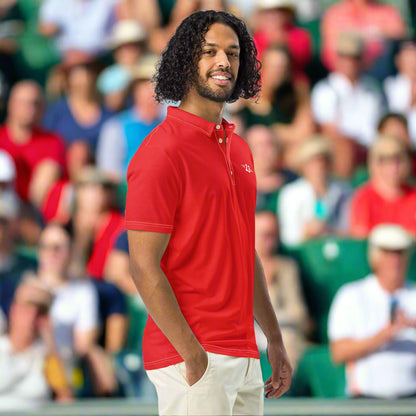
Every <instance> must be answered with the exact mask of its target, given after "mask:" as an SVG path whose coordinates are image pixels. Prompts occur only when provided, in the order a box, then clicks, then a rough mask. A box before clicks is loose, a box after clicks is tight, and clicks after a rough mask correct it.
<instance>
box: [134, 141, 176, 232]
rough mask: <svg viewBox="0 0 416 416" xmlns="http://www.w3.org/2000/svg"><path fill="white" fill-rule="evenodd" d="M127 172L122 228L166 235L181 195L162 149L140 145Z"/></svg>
mask: <svg viewBox="0 0 416 416" xmlns="http://www.w3.org/2000/svg"><path fill="white" fill-rule="evenodd" d="M143 144H144V146H143V145H142V146H140V147H139V149H138V151H137V152H136V154H135V156H134V157H133V159H132V160H131V162H130V165H129V168H128V171H127V185H128V188H127V198H126V229H128V230H141V231H153V232H160V233H167V234H170V233H171V232H172V229H173V223H174V218H175V214H176V211H177V209H178V205H179V202H180V194H181V185H180V184H181V181H180V180H179V173H178V170H177V168H175V165H174V163H173V161H172V160H171V157H170V156H169V155H168V153H167V151H166V149H163V148H161V147H158V146H152V145H151V144H146V143H143Z"/></svg>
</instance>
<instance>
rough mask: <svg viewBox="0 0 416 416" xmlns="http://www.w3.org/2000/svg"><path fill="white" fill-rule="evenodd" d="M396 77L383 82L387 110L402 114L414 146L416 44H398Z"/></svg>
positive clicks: (415, 124)
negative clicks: (405, 119)
mask: <svg viewBox="0 0 416 416" xmlns="http://www.w3.org/2000/svg"><path fill="white" fill-rule="evenodd" d="M396 67H397V70H398V73H397V75H395V76H391V77H388V78H387V79H386V80H385V81H384V91H385V93H386V97H387V102H388V106H389V110H390V111H393V112H397V113H401V114H403V115H404V116H405V117H406V118H407V121H408V125H409V132H410V138H411V141H412V145H413V146H415V145H416V42H415V41H410V40H406V41H403V42H402V43H401V44H400V48H399V52H398V54H397V56H396Z"/></svg>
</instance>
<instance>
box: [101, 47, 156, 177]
mask: <svg viewBox="0 0 416 416" xmlns="http://www.w3.org/2000/svg"><path fill="white" fill-rule="evenodd" d="M156 63H157V57H156V56H155V55H147V56H143V57H142V58H141V60H140V63H138V64H137V65H135V66H134V67H133V68H132V69H131V90H132V98H133V106H132V108H129V109H128V110H125V111H123V112H122V113H120V114H117V115H116V116H114V117H112V118H111V119H110V120H108V121H106V123H105V124H104V125H103V128H102V130H101V134H100V138H99V140H98V146H97V153H96V160H97V165H98V167H99V168H100V169H102V170H103V171H105V172H106V173H108V174H109V175H111V176H112V177H114V179H115V180H117V181H122V182H123V183H124V182H125V180H126V173H127V167H128V165H129V162H130V160H131V158H132V157H133V155H134V154H135V153H136V150H137V149H138V147H139V146H140V144H141V142H142V141H143V140H144V138H145V137H146V136H147V135H148V134H149V133H150V132H151V131H152V130H153V129H154V128H155V127H156V126H157V125H158V124H160V123H161V121H162V118H161V106H160V105H159V104H158V103H157V102H156V101H155V99H154V97H153V95H154V91H153V86H152V83H151V81H150V80H151V79H152V76H153V74H154V72H155V65H156Z"/></svg>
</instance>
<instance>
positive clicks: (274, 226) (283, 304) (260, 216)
mask: <svg viewBox="0 0 416 416" xmlns="http://www.w3.org/2000/svg"><path fill="white" fill-rule="evenodd" d="M255 235H256V252H257V255H258V256H259V258H260V260H261V264H262V265H263V269H264V274H265V276H266V283H267V287H268V290H269V294H270V298H271V301H272V305H273V308H274V310H275V312H276V315H277V316H278V317H279V326H280V329H281V331H282V336H283V341H284V343H285V347H286V351H287V353H288V356H289V360H290V364H291V365H292V367H293V368H295V367H296V365H297V362H298V361H299V358H300V356H301V355H302V352H303V351H304V349H305V346H306V335H307V332H308V330H309V329H310V328H309V326H310V325H309V319H308V312H307V309H306V304H305V301H304V299H303V295H302V286H301V282H300V276H299V269H298V267H297V264H296V263H295V261H294V260H293V259H290V258H286V257H284V256H281V255H277V254H276V252H277V249H278V246H279V227H278V222H277V218H276V215H275V214H274V213H273V212H270V211H261V212H258V213H256V234H255ZM260 332H261V331H260ZM258 335H259V334H257V333H256V336H257V338H259V337H258ZM263 337H264V335H263ZM265 347H267V342H266V343H265ZM264 349H266V348H264Z"/></svg>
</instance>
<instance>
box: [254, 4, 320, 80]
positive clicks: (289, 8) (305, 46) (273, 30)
mask: <svg viewBox="0 0 416 416" xmlns="http://www.w3.org/2000/svg"><path fill="white" fill-rule="evenodd" d="M256 7H257V15H256V16H255V23H254V31H255V32H254V41H255V43H256V47H257V51H258V53H259V56H260V57H262V55H263V51H264V50H265V49H267V48H268V47H269V46H273V45H274V46H275V45H279V46H285V47H287V49H288V50H289V52H290V56H291V58H292V61H293V70H294V74H295V77H296V78H298V77H301V78H305V74H304V72H303V71H304V69H305V67H306V65H307V64H308V63H309V62H310V61H311V59H312V38H311V35H310V33H309V32H308V31H307V30H306V29H302V28H300V27H297V26H296V25H295V23H294V21H295V14H296V2H295V1H294V0H257V1H256Z"/></svg>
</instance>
